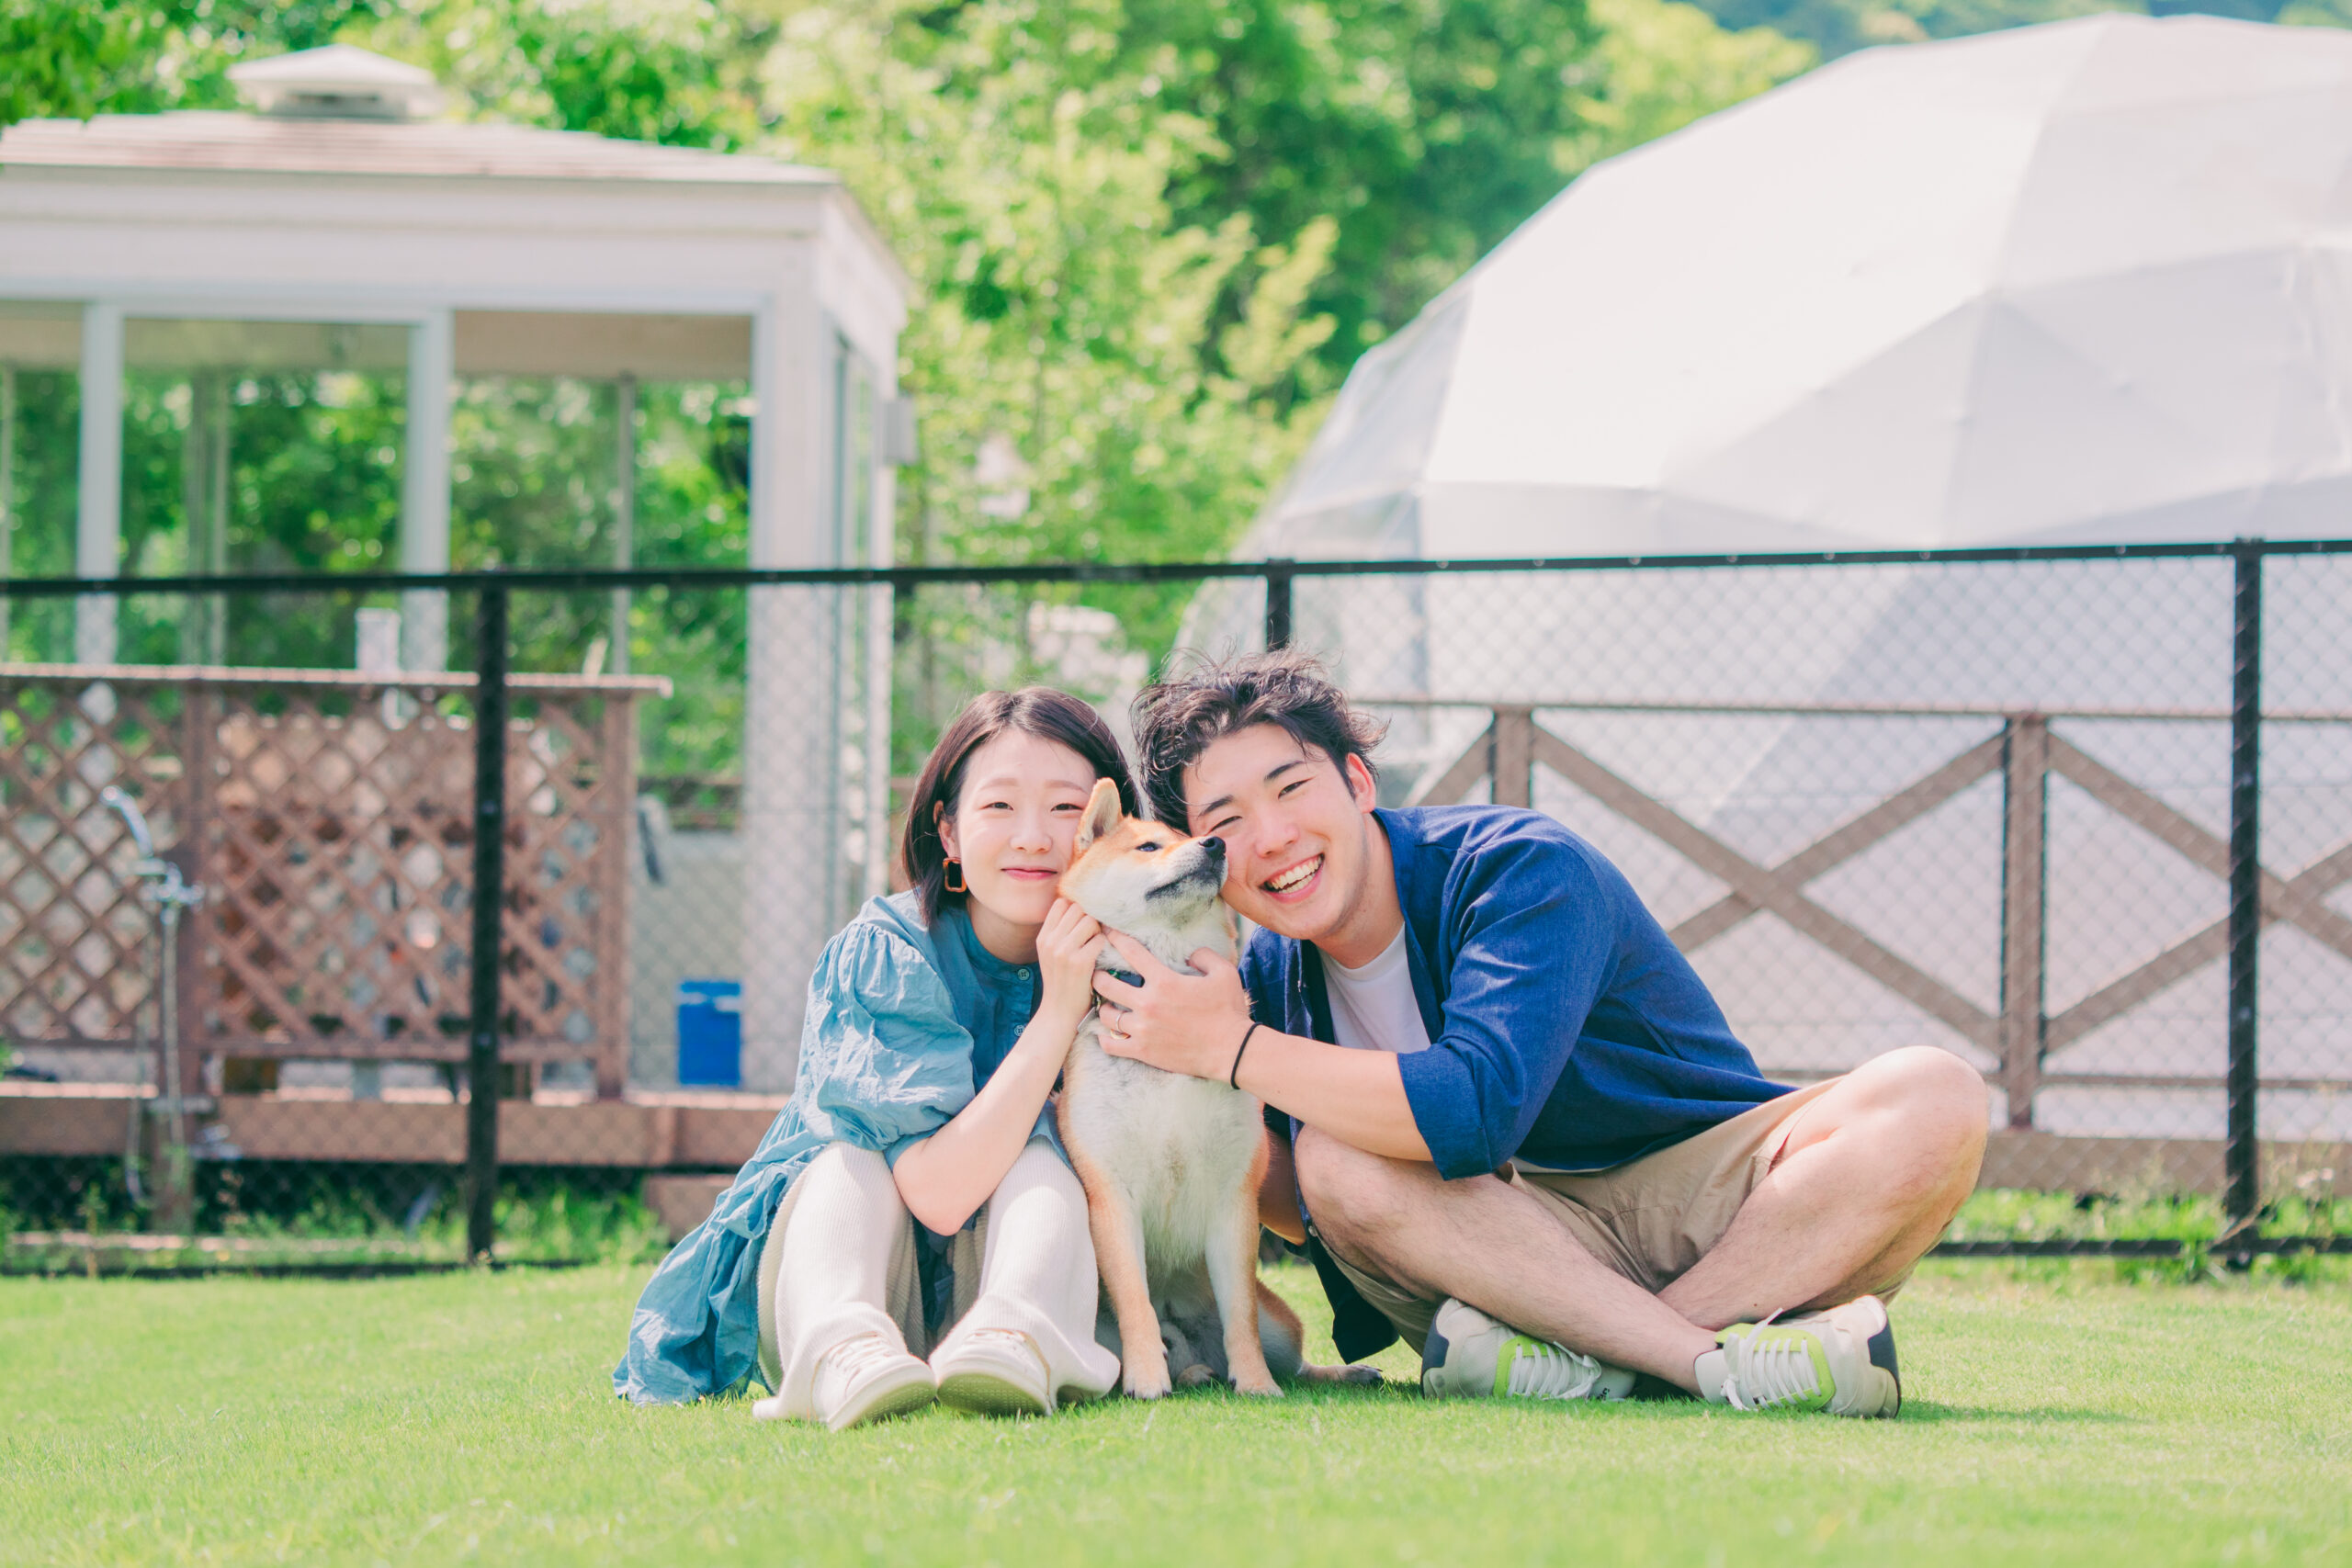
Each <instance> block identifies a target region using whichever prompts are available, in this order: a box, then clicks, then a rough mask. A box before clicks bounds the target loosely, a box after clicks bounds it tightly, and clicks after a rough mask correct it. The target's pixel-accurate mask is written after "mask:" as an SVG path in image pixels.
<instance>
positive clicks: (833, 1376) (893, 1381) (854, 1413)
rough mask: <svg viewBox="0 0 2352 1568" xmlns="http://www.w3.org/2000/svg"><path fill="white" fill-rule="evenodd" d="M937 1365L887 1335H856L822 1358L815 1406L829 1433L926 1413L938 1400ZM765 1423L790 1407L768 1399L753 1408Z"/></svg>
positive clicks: (813, 1389)
mask: <svg viewBox="0 0 2352 1568" xmlns="http://www.w3.org/2000/svg"><path fill="white" fill-rule="evenodd" d="M937 1393H938V1391H937V1390H936V1389H935V1388H934V1387H933V1385H932V1379H931V1365H930V1363H929V1362H926V1361H922V1360H919V1359H916V1358H915V1357H913V1356H910V1355H908V1354H907V1350H906V1347H905V1346H903V1345H899V1344H897V1343H895V1342H893V1340H892V1339H891V1338H890V1337H888V1336H886V1335H882V1334H855V1335H852V1336H851V1337H849V1338H847V1339H844V1340H842V1342H841V1343H840V1344H838V1345H836V1346H834V1347H833V1348H831V1349H830V1350H827V1351H826V1352H825V1353H824V1354H823V1355H821V1356H820V1357H818V1358H817V1371H816V1375H815V1378H814V1380H813V1381H812V1382H811V1383H810V1385H809V1401H810V1403H811V1404H814V1405H815V1406H816V1411H817V1413H816V1416H815V1418H816V1419H817V1420H820V1421H822V1422H823V1423H824V1424H825V1429H826V1430H827V1431H830V1432H838V1431H840V1430H842V1428H843V1427H856V1426H862V1425H863V1424H865V1422H868V1421H882V1420H887V1419H888V1418H889V1417H890V1416H904V1415H906V1414H908V1413H909V1412H910V1411H915V1410H920V1409H922V1407H923V1406H924V1405H926V1404H930V1403H931V1402H932V1401H933V1399H934V1398H935V1397H937ZM788 1414H790V1412H788V1411H786V1409H785V1408H784V1401H782V1400H781V1399H777V1398H775V1397H770V1398H767V1399H763V1400H761V1401H759V1402H758V1403H756V1404H753V1405H752V1416H755V1417H757V1418H759V1419H761V1420H763V1421H765V1420H773V1419H774V1418H775V1417H776V1416H785V1415H788Z"/></svg>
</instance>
